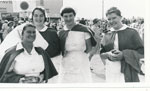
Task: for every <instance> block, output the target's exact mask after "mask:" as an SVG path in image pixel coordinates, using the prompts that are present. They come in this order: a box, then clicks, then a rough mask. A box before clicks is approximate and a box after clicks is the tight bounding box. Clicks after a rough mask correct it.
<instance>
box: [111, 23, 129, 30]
mask: <svg viewBox="0 0 150 91" xmlns="http://www.w3.org/2000/svg"><path fill="white" fill-rule="evenodd" d="M128 27H129V26H127V25H125V24H123V26H122V27H121V28H120V29H118V30H115V29H114V28H110V30H111V31H122V30H125V29H126V28H128Z"/></svg>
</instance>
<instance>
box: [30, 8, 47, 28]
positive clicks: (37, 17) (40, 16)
mask: <svg viewBox="0 0 150 91" xmlns="http://www.w3.org/2000/svg"><path fill="white" fill-rule="evenodd" d="M32 18H33V23H34V24H35V26H37V25H38V26H40V25H43V24H44V22H45V15H44V13H43V12H42V11H40V10H38V9H37V10H35V11H34V12H33V17H32Z"/></svg>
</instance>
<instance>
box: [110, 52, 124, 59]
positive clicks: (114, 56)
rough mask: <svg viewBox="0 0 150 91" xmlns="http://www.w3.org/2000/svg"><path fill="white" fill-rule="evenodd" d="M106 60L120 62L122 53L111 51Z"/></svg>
mask: <svg viewBox="0 0 150 91" xmlns="http://www.w3.org/2000/svg"><path fill="white" fill-rule="evenodd" d="M108 59H110V60H111V61H121V60H122V59H123V53H122V52H121V51H119V50H111V52H110V53H109V56H108Z"/></svg>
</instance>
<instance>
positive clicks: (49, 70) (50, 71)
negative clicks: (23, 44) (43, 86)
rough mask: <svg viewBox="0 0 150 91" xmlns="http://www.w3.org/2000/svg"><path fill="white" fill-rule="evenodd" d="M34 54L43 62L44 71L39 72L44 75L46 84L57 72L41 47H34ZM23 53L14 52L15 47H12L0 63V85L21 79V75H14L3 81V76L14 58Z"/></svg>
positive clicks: (20, 51)
mask: <svg viewBox="0 0 150 91" xmlns="http://www.w3.org/2000/svg"><path fill="white" fill-rule="evenodd" d="M35 50H36V52H37V53H38V54H39V55H42V57H43V60H44V65H45V69H44V71H43V72H41V74H42V73H43V74H44V80H45V82H46V83H47V82H48V79H49V78H52V77H53V76H55V75H57V74H58V73H57V71H56V69H55V67H54V65H53V63H52V61H51V59H50V57H49V55H48V54H47V52H45V51H44V50H43V49H42V48H41V47H35ZM23 51H24V49H20V50H17V51H16V46H14V47H12V48H11V49H10V50H9V51H8V52H7V53H6V54H5V55H4V57H3V59H2V61H1V63H0V82H1V83H19V79H20V78H21V77H23V75H19V74H14V75H13V76H12V77H13V78H12V77H11V79H9V80H8V79H6V80H5V81H4V79H5V75H6V74H7V73H9V72H8V70H9V68H10V67H11V65H12V63H13V61H14V59H15V58H16V56H17V55H19V54H20V53H22V52H23Z"/></svg>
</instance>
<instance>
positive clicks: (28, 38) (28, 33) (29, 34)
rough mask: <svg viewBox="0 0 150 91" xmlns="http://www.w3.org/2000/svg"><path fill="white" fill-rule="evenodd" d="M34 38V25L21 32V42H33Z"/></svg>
mask: <svg viewBox="0 0 150 91" xmlns="http://www.w3.org/2000/svg"><path fill="white" fill-rule="evenodd" d="M35 38H36V31H35V28H34V27H27V28H26V29H25V30H24V31H23V33H22V42H26V43H33V41H34V40H35Z"/></svg>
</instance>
